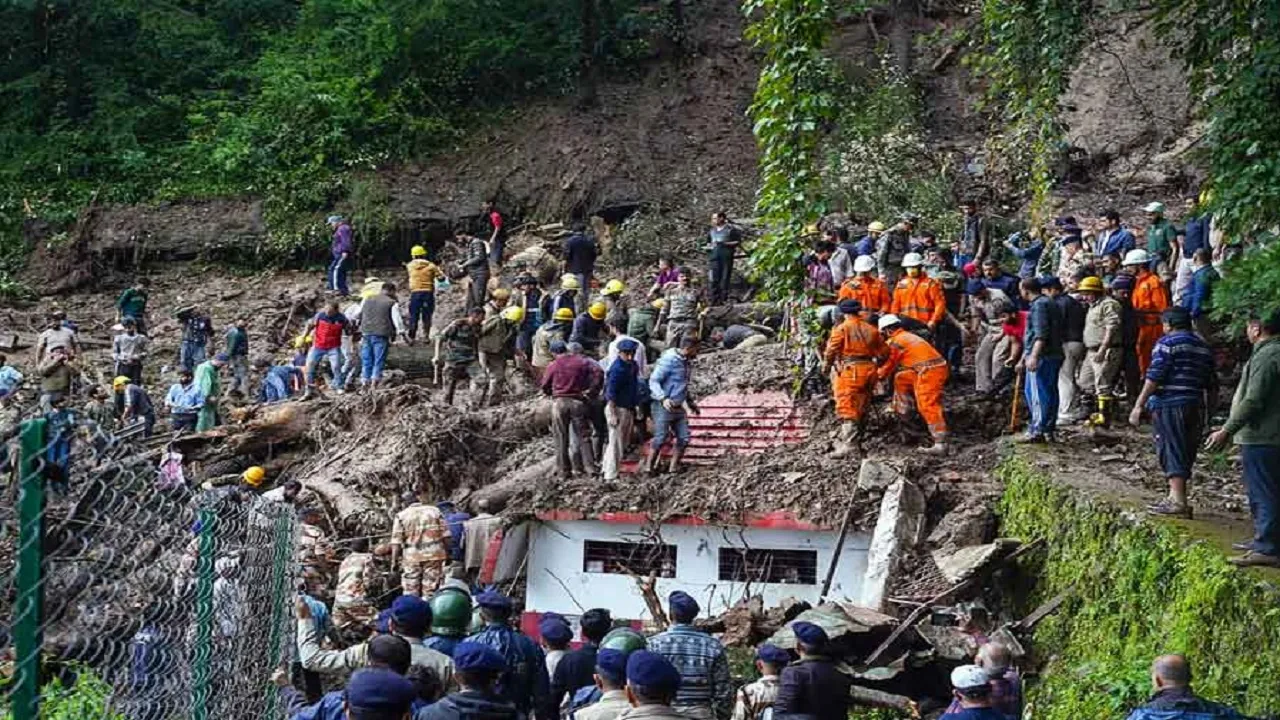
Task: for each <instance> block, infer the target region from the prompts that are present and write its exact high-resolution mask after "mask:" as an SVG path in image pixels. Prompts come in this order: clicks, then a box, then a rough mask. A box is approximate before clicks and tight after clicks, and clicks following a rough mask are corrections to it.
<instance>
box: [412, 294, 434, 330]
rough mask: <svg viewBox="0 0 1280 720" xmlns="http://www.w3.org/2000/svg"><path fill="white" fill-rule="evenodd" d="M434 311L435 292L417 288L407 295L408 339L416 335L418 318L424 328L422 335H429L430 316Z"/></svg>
mask: <svg viewBox="0 0 1280 720" xmlns="http://www.w3.org/2000/svg"><path fill="white" fill-rule="evenodd" d="M435 312H436V294H435V293H434V292H432V291H430V290H418V291H416V292H414V293H411V294H410V295H409V339H410V340H412V339H414V338H416V337H417V336H418V320H419V319H421V320H422V321H423V322H422V326H423V327H424V328H426V329H425V330H424V331H423V333H422V337H426V338H429V337H431V316H432V315H434V314H435Z"/></svg>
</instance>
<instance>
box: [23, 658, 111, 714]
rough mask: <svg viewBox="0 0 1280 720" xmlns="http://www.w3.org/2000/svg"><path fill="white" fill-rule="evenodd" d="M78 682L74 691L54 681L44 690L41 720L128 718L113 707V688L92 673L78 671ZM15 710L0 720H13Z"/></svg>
mask: <svg viewBox="0 0 1280 720" xmlns="http://www.w3.org/2000/svg"><path fill="white" fill-rule="evenodd" d="M76 673H77V674H76V681H75V684H74V685H72V686H71V687H67V686H65V685H63V684H62V682H61V681H60V680H58V679H57V678H54V679H53V680H51V681H50V682H48V683H46V684H45V686H44V687H43V688H41V689H40V718H41V720H83V718H103V720H123V718H124V715H122V714H121V713H119V712H117V711H115V710H114V709H112V708H111V706H110V699H111V697H112V695H113V692H112V689H111V686H110V685H108V684H107V683H106V682H104V681H103V680H102V679H101V678H99V677H98V676H97V675H95V674H93V672H92V671H91V670H89V669H88V668H85V667H78V668H76ZM12 718H13V709H12V708H10V707H5V709H4V713H3V714H0V720H12Z"/></svg>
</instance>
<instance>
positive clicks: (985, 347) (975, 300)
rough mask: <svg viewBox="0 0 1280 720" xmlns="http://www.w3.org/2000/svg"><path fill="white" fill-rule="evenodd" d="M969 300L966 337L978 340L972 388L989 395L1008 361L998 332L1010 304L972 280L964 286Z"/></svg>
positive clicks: (997, 292) (994, 289)
mask: <svg viewBox="0 0 1280 720" xmlns="http://www.w3.org/2000/svg"><path fill="white" fill-rule="evenodd" d="M965 294H967V295H968V296H969V333H970V334H971V335H973V336H975V337H978V338H979V340H978V349H977V351H975V353H974V360H973V364H974V368H973V369H974V373H973V375H974V387H975V389H976V390H977V391H978V392H979V393H989V392H991V387H992V382H991V381H992V379H993V378H995V376H996V375H998V374H999V373H1000V371H1001V369H1002V368H1004V366H1005V361H1006V360H1007V359H1008V351H1009V345H1008V343H1007V342H1004V332H1003V331H1002V330H1001V327H1002V323H1003V322H1004V308H1005V306H1011V305H1013V300H1012V299H1010V298H1009V296H1008V295H1006V294H1005V293H1004V291H1003V290H1001V289H999V288H997V287H994V286H988V285H987V284H985V283H983V282H982V281H981V280H978V279H976V278H975V279H973V280H970V281H969V282H968V283H966V284H965Z"/></svg>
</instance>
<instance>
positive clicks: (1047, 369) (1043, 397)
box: [1022, 358, 1062, 435]
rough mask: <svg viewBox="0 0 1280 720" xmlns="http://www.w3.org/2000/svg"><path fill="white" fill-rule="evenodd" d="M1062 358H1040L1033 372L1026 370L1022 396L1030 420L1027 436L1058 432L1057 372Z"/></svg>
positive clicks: (1060, 366)
mask: <svg viewBox="0 0 1280 720" xmlns="http://www.w3.org/2000/svg"><path fill="white" fill-rule="evenodd" d="M1061 368H1062V358H1040V365H1039V366H1038V367H1037V368H1036V369H1035V371H1034V372H1033V371H1031V370H1030V369H1028V370H1027V377H1026V380H1025V381H1024V382H1023V387H1022V389H1023V394H1024V395H1025V396H1026V399H1027V409H1028V410H1029V411H1030V413H1031V420H1030V422H1029V423H1028V425H1027V434H1028V435H1052V434H1053V433H1055V432H1057V431H1058V371H1059V370H1060V369H1061Z"/></svg>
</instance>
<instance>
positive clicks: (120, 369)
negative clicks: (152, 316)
mask: <svg viewBox="0 0 1280 720" xmlns="http://www.w3.org/2000/svg"><path fill="white" fill-rule="evenodd" d="M123 325H124V331H123V332H121V333H120V334H119V335H117V336H115V338H114V339H113V340H112V342H111V359H113V360H115V361H116V375H124V376H125V377H127V378H129V379H130V380H132V381H134V382H136V383H140V382H142V361H143V360H146V359H147V346H148V345H150V344H151V341H150V340H149V339H148V338H147V336H146V335H143V334H142V333H140V332H138V321H137V320H135V319H133V318H131V317H126V318H125V319H124V322H123Z"/></svg>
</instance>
